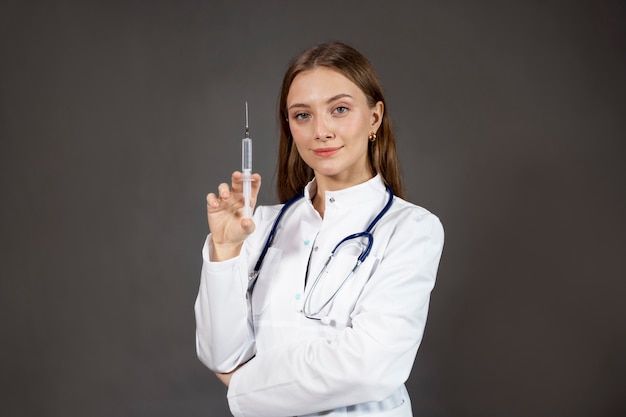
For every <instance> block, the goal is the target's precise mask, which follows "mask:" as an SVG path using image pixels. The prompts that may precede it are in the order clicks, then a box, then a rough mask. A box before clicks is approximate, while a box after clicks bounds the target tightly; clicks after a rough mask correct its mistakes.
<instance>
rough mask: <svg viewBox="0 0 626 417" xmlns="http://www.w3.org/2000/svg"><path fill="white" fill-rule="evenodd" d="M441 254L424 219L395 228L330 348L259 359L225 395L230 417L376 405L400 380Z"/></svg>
mask: <svg viewBox="0 0 626 417" xmlns="http://www.w3.org/2000/svg"><path fill="white" fill-rule="evenodd" d="M442 248H443V228H442V227H441V223H440V222H439V220H438V219H437V218H436V217H435V216H434V215H432V214H428V215H425V216H420V217H419V218H414V219H407V220H406V221H403V222H401V223H399V224H397V225H396V230H395V231H394V233H393V237H392V238H391V239H390V240H389V242H388V246H387V248H386V249H385V254H384V256H383V258H382V259H381V261H380V264H379V265H378V267H377V269H376V271H375V273H374V274H373V275H372V277H371V278H370V280H369V282H368V284H367V285H366V287H365V289H364V292H363V294H362V295H361V297H360V299H359V301H358V303H357V305H356V307H355V310H354V312H353V315H352V327H349V328H346V329H344V330H342V331H341V332H340V333H339V334H338V336H337V337H336V338H334V339H333V340H330V341H329V340H326V339H323V338H318V339H312V340H310V341H307V342H300V343H297V344H291V345H288V346H281V347H278V348H276V349H274V350H272V351H268V352H263V354H259V355H257V356H256V357H254V358H253V359H252V360H250V361H249V362H248V363H247V364H245V365H244V366H242V367H241V368H240V369H239V370H238V371H237V372H236V373H235V374H234V375H233V376H232V379H231V380H230V387H229V392H228V399H229V404H230V407H231V412H233V414H234V415H235V416H249V415H254V416H274V417H277V416H293V415H301V414H308V413H313V412H319V411H323V410H329V409H334V408H338V407H344V406H348V405H353V404H361V403H365V402H371V401H381V400H383V399H385V398H386V397H387V396H389V395H390V394H391V393H392V392H394V391H395V390H397V389H398V388H399V387H400V386H401V385H402V384H403V383H404V382H405V381H406V379H407V378H408V375H409V372H410V370H411V367H412V365H413V361H414V359H415V354H416V352H417V348H418V346H419V344H420V342H421V339H422V335H423V332H424V326H425V324H426V316H427V311H428V303H429V299H430V292H431V290H432V288H433V286H434V282H435V275H436V272H437V267H438V264H439V259H440V256H441V251H442Z"/></svg>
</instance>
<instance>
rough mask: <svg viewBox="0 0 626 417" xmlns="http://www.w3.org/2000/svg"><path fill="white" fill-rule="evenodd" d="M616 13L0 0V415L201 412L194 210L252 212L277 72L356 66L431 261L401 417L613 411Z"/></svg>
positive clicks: (209, 382)
mask: <svg viewBox="0 0 626 417" xmlns="http://www.w3.org/2000/svg"><path fill="white" fill-rule="evenodd" d="M625 22H626V5H625V3H624V2H623V1H610V0H604V1H562V2H552V1H518V2H497V1H478V2H475V1H472V2H470V1H431V2H425V1H416V2H399V1H396V2H394V1H388V2H374V1H349V0H348V1H339V2H330V1H316V2H288V1H284V2H283V1H257V2H253V1H249V2H243V1H228V2H226V1H191V0H176V1H174V0H172V1H163V0H156V1H148V0H144V1H141V0H130V1H93V0H85V1H60V0H54V1H39V2H36V1H15V0H13V1H3V2H2V5H1V6H0V52H1V66H0V94H1V97H0V105H1V107H0V110H1V112H0V135H1V145H0V198H1V203H2V204H1V205H0V214H1V215H0V274H1V287H0V318H1V320H2V322H1V323H0V324H1V326H2V327H1V329H2V339H1V345H0V346H1V347H0V349H1V356H0V357H1V359H0V367H1V371H0V385H1V386H0V388H1V390H0V396H1V397H0V415H3V416H64V417H67V416H151V417H154V416H219V415H227V408H226V401H225V389H224V388H223V387H222V386H220V384H219V383H218V382H217V380H216V379H215V378H214V377H213V375H212V374H211V373H210V372H209V371H208V370H207V369H205V368H204V367H203V366H202V365H201V364H200V363H199V362H198V360H197V359H196V357H195V352H194V317H193V302H194V298H195V293H196V290H197V286H198V282H199V270H200V264H201V258H200V249H201V246H202V243H203V240H204V237H205V234H206V232H207V226H206V221H205V212H204V210H205V203H204V197H205V195H206V193H207V192H209V191H212V190H214V189H215V187H216V185H217V184H218V183H219V182H220V181H222V180H224V179H228V178H229V175H230V173H231V172H232V171H233V170H235V169H238V167H239V165H240V155H239V152H240V151H239V149H240V148H239V147H240V138H241V136H242V133H243V109H244V107H243V104H244V101H246V100H247V101H248V102H249V103H250V112H251V113H250V118H251V120H250V122H251V129H252V136H253V138H254V141H255V142H254V146H255V148H254V149H255V171H258V172H260V173H261V174H262V175H263V176H264V184H263V190H262V191H263V196H262V199H261V201H262V202H263V203H273V202H275V201H276V198H275V194H274V183H275V162H276V158H275V154H276V151H277V124H276V121H275V116H274V115H275V110H276V102H277V95H278V87H279V82H280V79H281V77H282V74H283V72H284V70H285V68H286V66H287V63H288V60H289V59H290V58H291V57H293V56H294V55H295V54H297V53H298V52H300V51H301V50H302V49H304V48H307V47H309V46H311V45H313V44H316V43H319V42H321V41H325V40H333V39H339V40H344V41H347V42H349V43H351V44H352V45H354V46H356V47H357V48H359V49H360V50H361V51H363V52H364V53H365V54H366V55H367V56H368V57H369V58H370V59H371V60H372V62H373V63H374V65H375V67H376V68H377V69H378V71H379V73H380V76H381V78H382V80H383V83H384V86H385V89H386V94H387V98H388V100H389V112H390V113H389V114H390V115H391V116H392V119H393V121H394V123H395V126H396V128H397V131H398V134H399V147H400V152H401V157H402V162H403V171H404V174H405V176H406V180H407V185H408V187H407V188H408V195H409V197H410V199H411V200H412V201H414V202H416V203H418V204H420V205H423V206H425V207H427V208H428V209H430V210H431V211H433V212H435V213H436V214H438V215H439V216H440V217H441V219H442V221H443V223H444V225H445V228H446V233H447V235H446V238H447V241H446V247H445V250H444V256H443V259H442V263H441V268H440V274H439V277H438V283H437V287H436V289H435V292H434V293H433V298H432V306H431V314H430V318H429V322H428V326H427V329H426V335H425V339H424V342H423V344H422V347H421V349H420V352H419V354H418V357H417V362H416V364H415V367H414V369H413V372H412V375H411V378H410V380H409V382H408V384H409V388H410V391H411V393H412V398H413V404H414V411H415V414H416V415H417V416H431V417H435V416H437V417H439V416H455V417H456V416H458V417H463V416H617V415H625V413H626V400H625V398H626V396H624V393H625V392H626V384H625V375H626V361H625V359H624V354H625V352H626V326H625V320H624V317H626V308H625V303H624V294H625V290H626V285H625V283H624V278H625V273H624V266H625V265H624V261H623V258H624V254H625V249H626V242H625V238H624V234H625V232H626V227H625V216H624V213H625V212H626V211H625V209H626V199H625V193H624V182H625V181H624V180H625V171H626V168H625V165H626V164H625V163H624V159H625V158H624V155H625V153H624V151H625V146H624V139H625V137H626V112H625V110H626V98H625V97H626V82H625V74H626V25H625Z"/></svg>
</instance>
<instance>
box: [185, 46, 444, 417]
mask: <svg viewBox="0 0 626 417" xmlns="http://www.w3.org/2000/svg"><path fill="white" fill-rule="evenodd" d="M385 111H386V106H385V100H384V98H383V94H382V88H381V86H380V82H379V80H378V77H377V76H376V73H375V72H374V69H373V68H372V65H371V64H370V63H369V61H368V60H367V59H366V58H365V57H364V56H363V55H362V54H361V53H359V52H358V51H356V50H355V49H353V48H351V47H349V46H347V45H345V44H342V43H338V42H333V43H326V44H322V45H318V46H316V47H314V48H312V49H309V50H307V51H305V52H304V53H302V54H301V55H299V56H298V57H296V58H295V59H294V61H293V62H292V63H291V66H290V67H289V69H288V70H287V73H286V74H285V77H284V79H283V85H282V91H281V96H280V103H279V122H280V126H281V137H280V151H279V158H278V160H279V167H278V195H279V198H280V200H281V202H282V204H280V205H276V206H269V207H258V208H257V209H256V211H255V213H254V216H253V218H252V219H248V218H243V216H242V211H243V197H242V184H241V179H242V175H241V173H239V172H235V173H234V174H233V175H232V178H231V184H230V185H229V184H226V183H222V184H220V185H219V186H218V190H217V194H213V193H211V194H209V195H208V196H207V212H208V223H209V229H210V231H211V233H210V234H209V236H208V238H207V240H206V243H205V246H204V248H203V252H202V253H203V260H204V263H203V267H202V276H201V283H200V289H199V293H198V298H197V300H196V305H195V311H196V322H197V351H198V356H199V358H200V360H201V361H202V362H203V363H204V364H206V366H207V367H209V368H210V369H211V370H213V371H214V372H215V373H216V375H217V377H218V378H219V379H220V380H221V381H222V382H223V383H224V384H225V385H226V386H228V402H229V406H230V409H231V412H232V413H233V415H235V416H268V417H269V416H271V417H279V416H303V415H324V416H346V415H354V416H411V415H412V412H411V404H410V400H409V397H408V393H407V390H406V388H405V386H404V383H405V381H406V379H407V378H408V376H409V372H410V370H411V367H412V365H413V361H414V359H415V355H416V353H417V349H418V346H419V344H420V341H421V339H422V335H423V332H424V326H425V324H426V316H427V311H428V304H429V298H430V292H431V290H432V288H433V286H434V283H435V275H436V272H437V267H438V264H439V259H440V256H441V251H442V248H443V229H442V226H441V223H440V222H439V219H438V218H437V217H436V216H435V215H433V214H431V213H430V212H428V211H427V210H425V209H423V208H421V207H418V206H416V205H413V204H411V203H409V202H407V201H405V200H404V199H403V196H404V194H403V190H402V182H401V179H400V174H399V167H398V158H397V154H396V147H395V138H394V134H393V130H392V128H391V124H390V122H389V117H388V115H387V114H386V113H385ZM260 185H261V177H260V176H259V175H258V174H255V175H254V176H253V186H252V204H253V205H254V204H255V201H256V196H257V195H258V192H259V188H260ZM331 254H332V255H331Z"/></svg>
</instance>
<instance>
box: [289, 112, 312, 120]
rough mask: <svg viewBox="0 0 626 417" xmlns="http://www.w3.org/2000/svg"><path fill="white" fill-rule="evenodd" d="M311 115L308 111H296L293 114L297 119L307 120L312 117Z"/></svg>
mask: <svg viewBox="0 0 626 417" xmlns="http://www.w3.org/2000/svg"><path fill="white" fill-rule="evenodd" d="M310 117H311V115H309V114H308V113H296V114H294V115H293V118H294V119H296V120H305V119H308V118H310Z"/></svg>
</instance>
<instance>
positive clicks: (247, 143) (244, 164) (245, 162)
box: [241, 138, 252, 172]
mask: <svg viewBox="0 0 626 417" xmlns="http://www.w3.org/2000/svg"><path fill="white" fill-rule="evenodd" d="M241 150H242V152H241V169H242V170H243V171H248V172H251V171H252V139H250V138H245V139H243V142H242V148H241Z"/></svg>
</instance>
